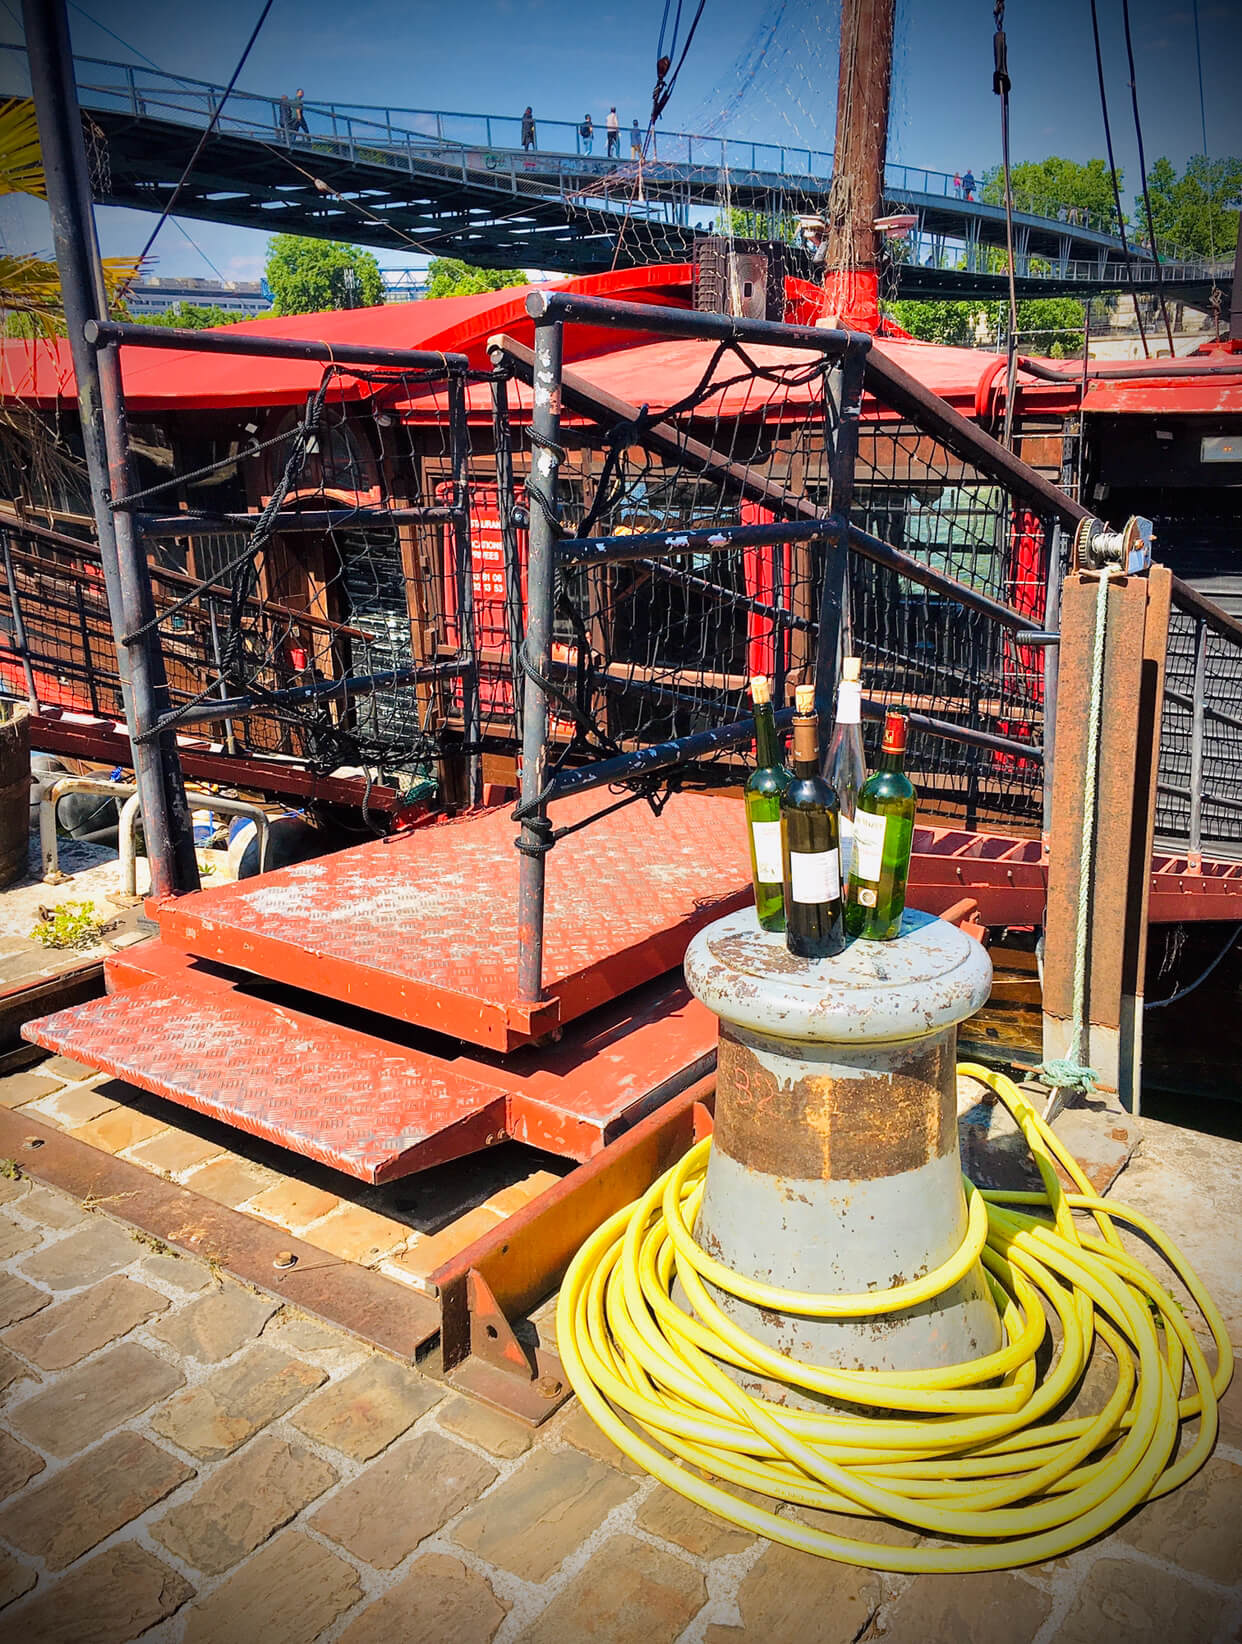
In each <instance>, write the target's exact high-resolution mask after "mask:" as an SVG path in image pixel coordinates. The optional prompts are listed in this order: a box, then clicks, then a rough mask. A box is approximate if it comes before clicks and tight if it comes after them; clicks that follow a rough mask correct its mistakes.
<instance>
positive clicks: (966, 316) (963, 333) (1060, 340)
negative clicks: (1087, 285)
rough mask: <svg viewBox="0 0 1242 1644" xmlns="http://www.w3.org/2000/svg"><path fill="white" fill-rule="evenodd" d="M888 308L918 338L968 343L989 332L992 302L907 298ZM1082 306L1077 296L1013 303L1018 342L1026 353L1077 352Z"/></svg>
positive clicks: (954, 344)
mask: <svg viewBox="0 0 1242 1644" xmlns="http://www.w3.org/2000/svg"><path fill="white" fill-rule="evenodd" d="M888 312H889V313H890V314H891V315H892V317H893V319H895V320H896V321H897V324H898V325H899V326H901V327H902V328H903V329H904V330H906V331H908V332H909V333H910V335H911V336H912V337H918V338H920V340H921V341H923V342H934V343H943V344H946V345H948V346H950V347H958V348H962V347H968V346H969V345H970V344H971V343H973V342H974V341H975V339H976V338H977V337H978V336H979V334H980V333H981V332H984V333H986V334H987V335H988V337H989V339H991V338H992V336H993V329H994V326H995V319H996V306H995V305H994V304H992V305H987V304H984V303H978V302H939V301H920V300H918V299H915V298H906V299H903V300H902V301H900V302H895V303H892V304H890V306H889V309H888ZM1084 323H1085V322H1084V317H1083V306H1082V304H1081V303H1080V302H1079V301H1078V299H1077V298H1076V297H1029V298H1027V299H1025V300H1024V301H1023V302H1020V303H1019V304H1018V342H1019V346H1020V347H1021V348H1022V349H1023V350H1024V351H1026V352H1028V353H1031V354H1055V355H1056V356H1057V357H1058V358H1059V357H1061V356H1062V355H1066V354H1079V353H1081V352H1082V343H1083V331H1084Z"/></svg>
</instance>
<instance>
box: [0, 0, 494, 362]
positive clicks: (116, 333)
mask: <svg viewBox="0 0 1242 1644" xmlns="http://www.w3.org/2000/svg"><path fill="white" fill-rule="evenodd" d="M33 3H34V0H27V5H28V6H29V5H31V4H33ZM86 340H87V341H88V342H89V343H92V344H94V345H96V346H102V345H103V344H105V343H108V344H119V343H124V345H125V346H126V347H127V348H184V349H190V350H193V351H194V352H195V353H199V354H251V355H257V356H258V357H259V358H261V359H276V360H310V361H313V362H319V363H322V364H324V365H344V366H350V365H381V366H396V367H398V368H401V369H404V370H409V371H435V372H436V373H437V374H439V375H441V376H449V375H451V374H453V373H456V372H462V371H468V370H469V369H470V362H469V360H467V358H466V356H465V355H464V354H432V353H429V352H428V351H427V350H426V349H421V348H377V347H367V346H365V345H363V344H360V343H345V342H342V343H322V342H314V341H312V339H310V338H309V337H259V336H256V335H255V334H254V333H253V332H250V331H244V332H240V333H239V332H233V331H179V330H175V329H173V328H171V327H165V326H151V325H123V324H121V323H119V322H118V321H114V320H91V321H89V322H88V323H87V326H86Z"/></svg>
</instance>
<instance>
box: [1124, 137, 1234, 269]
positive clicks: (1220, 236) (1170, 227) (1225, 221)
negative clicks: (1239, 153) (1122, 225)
mask: <svg viewBox="0 0 1242 1644" xmlns="http://www.w3.org/2000/svg"><path fill="white" fill-rule="evenodd" d="M1147 192H1148V194H1149V195H1150V197H1151V215H1152V221H1153V222H1154V223H1155V225H1156V239H1157V240H1158V241H1159V244H1160V254H1161V256H1166V255H1167V256H1177V255H1178V254H1179V253H1182V254H1189V255H1191V256H1199V257H1229V256H1232V254H1233V249H1234V246H1235V245H1236V244H1237V239H1238V205H1239V201H1240V200H1242V160H1238V159H1228V158H1226V159H1221V160H1209V159H1208V158H1207V156H1206V155H1204V154H1194V155H1192V156H1191V157H1190V159H1189V160H1187V162H1186V169H1185V170H1184V171H1183V172H1182V174H1181V176H1180V177H1179V176H1178V174H1177V168H1176V167H1175V166H1174V165H1173V163H1172V162H1171V161H1170V160H1167V159H1165V158H1164V156H1163V155H1162V156H1161V158H1160V159H1159V160H1157V161H1156V163H1155V165H1154V166H1152V167H1151V169H1150V170H1149V171H1148V173H1147ZM1134 210H1135V214H1136V217H1137V220H1138V221H1139V222H1140V223H1141V224H1142V225H1143V228H1144V231H1145V230H1146V227H1147V212H1146V209H1145V207H1144V205H1143V196H1142V195H1141V194H1138V195H1136V196H1135V199H1134Z"/></svg>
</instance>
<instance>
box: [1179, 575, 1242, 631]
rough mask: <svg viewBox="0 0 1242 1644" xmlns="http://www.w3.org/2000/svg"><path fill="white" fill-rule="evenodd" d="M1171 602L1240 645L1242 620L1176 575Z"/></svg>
mask: <svg viewBox="0 0 1242 1644" xmlns="http://www.w3.org/2000/svg"><path fill="white" fill-rule="evenodd" d="M1173 603H1174V605H1176V606H1177V608H1178V610H1179V611H1184V612H1185V613H1186V615H1187V616H1193V617H1198V619H1199V620H1200V622H1203V623H1206V624H1207V626H1208V627H1209V628H1213V629H1215V631H1216V632H1217V633H1218V634H1220V635H1221V636H1222V637H1223V638H1224V639H1228V640H1230V641H1231V642H1232V643H1233V644H1234V645H1239V646H1242V622H1239V621H1238V620H1237V618H1236V617H1231V616H1230V615H1229V613H1228V611H1225V610H1222V609H1221V607H1220V606H1219V605H1217V604H1216V603H1215V602H1214V601H1213V600H1210V599H1208V598H1206V596H1205V595H1203V594H1201V593H1200V592H1199V590H1198V589H1197V588H1193V587H1192V586H1191V585H1190V583H1189V582H1183V580H1182V578H1181V577H1177V576H1175V577H1174V578H1173Z"/></svg>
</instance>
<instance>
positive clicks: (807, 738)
mask: <svg viewBox="0 0 1242 1644" xmlns="http://www.w3.org/2000/svg"><path fill="white" fill-rule="evenodd" d="M793 767H794V773H795V775H797V776H818V775H819V721H818V719H817V718H816V716H815V715H814V714H810V715H808V716H807V717H806V718H805V719H804V718H802V717H801V715H796V716H795V718H794V734H793Z"/></svg>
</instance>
